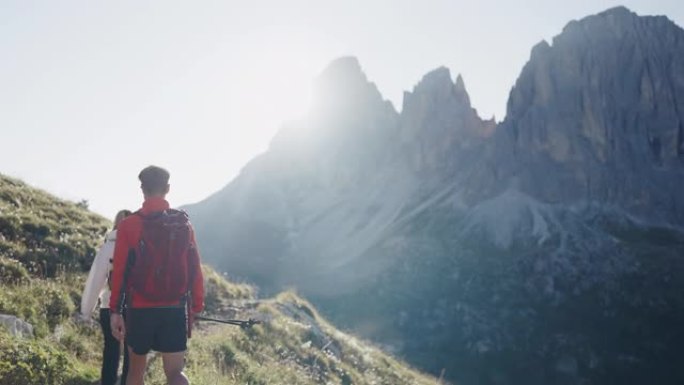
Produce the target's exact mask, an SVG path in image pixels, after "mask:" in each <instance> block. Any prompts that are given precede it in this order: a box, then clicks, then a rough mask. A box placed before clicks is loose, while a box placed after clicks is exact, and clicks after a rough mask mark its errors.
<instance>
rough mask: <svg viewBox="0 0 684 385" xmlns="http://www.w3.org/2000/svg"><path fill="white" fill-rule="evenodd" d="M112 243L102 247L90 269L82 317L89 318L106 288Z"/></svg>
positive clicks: (82, 300) (82, 299)
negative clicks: (103, 289)
mask: <svg viewBox="0 0 684 385" xmlns="http://www.w3.org/2000/svg"><path fill="white" fill-rule="evenodd" d="M111 250H112V249H111V243H110V241H109V240H105V243H104V244H103V245H102V246H101V247H100V250H98V252H97V254H96V255H95V259H94V260H93V265H92V266H91V267H90V272H89V273H88V279H87V280H86V284H85V288H84V289H83V295H82V296H81V316H82V317H83V318H88V317H89V316H90V314H91V313H92V312H93V310H94V309H95V305H96V304H97V299H98V297H99V296H100V293H101V292H102V288H104V285H105V282H106V280H107V268H108V265H109V258H110V257H111Z"/></svg>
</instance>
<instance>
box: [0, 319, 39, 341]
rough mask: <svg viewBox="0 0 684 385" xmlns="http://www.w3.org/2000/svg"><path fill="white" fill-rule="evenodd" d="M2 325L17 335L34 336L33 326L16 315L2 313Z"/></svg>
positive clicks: (0, 321) (0, 323)
mask: <svg viewBox="0 0 684 385" xmlns="http://www.w3.org/2000/svg"><path fill="white" fill-rule="evenodd" d="M0 326H4V327H5V328H6V329H7V330H8V331H9V333H10V334H11V335H13V336H15V337H24V338H31V337H33V326H32V325H31V324H29V323H28V322H24V321H23V320H21V319H19V318H17V317H15V316H12V315H6V314H0Z"/></svg>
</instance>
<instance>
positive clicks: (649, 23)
mask: <svg viewBox="0 0 684 385" xmlns="http://www.w3.org/2000/svg"><path fill="white" fill-rule="evenodd" d="M683 53H684V31H683V30H682V29H680V28H678V27H676V26H675V25H674V24H673V23H672V22H670V21H669V20H668V19H666V18H665V17H638V16H637V15H636V14H634V13H632V12H630V11H629V10H627V9H625V8H616V9H612V10H609V11H607V12H604V13H601V14H599V15H596V16H591V17H587V18H586V19H583V20H582V21H579V22H577V21H576V22H571V23H570V24H568V25H567V26H566V27H565V29H564V30H563V33H562V34H560V35H559V36H557V37H556V38H554V40H553V45H552V46H550V45H548V44H547V43H546V42H542V43H540V44H538V45H537V46H536V47H535V48H534V49H533V50H532V56H531V58H530V62H529V63H528V64H527V65H526V66H525V68H524V69H523V72H522V74H521V76H520V78H519V79H518V81H517V83H516V85H515V87H514V88H513V90H512V91H511V95H510V100H509V102H508V113H507V118H506V121H505V122H504V124H503V126H502V127H501V128H500V130H499V131H505V133H504V132H500V134H501V136H505V138H501V140H500V141H499V143H498V144H499V146H500V148H499V149H500V150H501V151H504V150H505V149H510V150H512V151H513V153H514V155H513V159H514V161H513V162H511V163H512V165H513V166H514V168H513V169H512V170H510V172H512V173H513V174H514V175H515V177H516V179H517V182H518V183H519V185H518V187H519V188H520V189H521V190H522V191H524V192H527V193H530V194H532V195H534V196H535V197H537V198H539V199H541V200H543V201H547V202H578V201H593V202H603V203H609V204H614V205H616V206H618V207H621V208H624V209H625V210H627V211H629V212H630V213H633V214H636V215H638V216H639V217H642V218H648V219H650V220H656V221H666V222H674V223H680V224H681V223H684V194H682V191H684V179H683V178H682V176H683V174H682V172H683V170H684V167H682V166H683V165H684V54H683ZM511 163H508V164H511ZM539 175H546V177H545V178H543V179H542V178H539Z"/></svg>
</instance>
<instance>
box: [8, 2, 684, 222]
mask: <svg viewBox="0 0 684 385" xmlns="http://www.w3.org/2000/svg"><path fill="white" fill-rule="evenodd" d="M619 4H622V5H626V6H627V7H629V8H630V9H632V10H633V11H635V12H637V13H639V14H664V15H667V16H668V17H670V18H671V19H672V20H674V21H675V22H676V23H677V24H679V25H680V26H681V25H684V5H683V4H684V2H682V1H681V0H633V1H622V2H619V1H601V0H593V1H589V0H566V1H551V0H546V1H542V0H532V1H503V0H499V1H495V0H478V1H473V0H471V1H446V0H414V1H409V0H364V1H356V0H345V1H323V0H289V1H280V0H271V1H265V0H264V1H250V2H248V1H228V0H225V1H170V0H160V1H141V0H123V1H122V0H118V1H92V0H82V1H71V0H60V1H54V0H45V1H30V0H0V51H1V52H2V60H0V143H1V144H2V146H1V148H2V151H0V173H3V174H8V175H12V176H15V177H19V178H22V179H24V180H25V181H27V182H29V183H31V184H33V185H36V186H38V187H41V188H43V189H46V190H48V191H51V192H53V193H55V194H57V195H60V196H62V197H65V198H68V199H72V200H78V199H88V200H89V201H90V204H91V208H93V209H94V210H96V211H97V212H100V213H102V214H105V215H107V216H112V215H113V213H114V212H115V211H116V210H117V209H119V208H124V207H126V208H131V209H135V208H137V206H139V204H140V202H141V197H140V194H139V190H138V184H137V180H136V175H137V172H138V171H139V169H140V168H142V167H143V166H146V165H148V164H159V165H162V166H165V167H167V168H168V169H169V170H170V171H171V173H172V180H171V184H172V194H171V195H170V196H169V199H170V200H171V201H172V204H174V205H181V204H186V203H191V202H194V201H198V200H201V199H203V198H204V197H206V196H208V195H209V194H211V193H212V192H214V191H216V190H218V189H220V188H221V187H222V186H224V185H225V184H226V183H228V181H229V180H230V179H232V178H233V177H234V176H235V175H236V174H237V173H238V172H239V170H240V168H241V167H242V166H243V165H244V164H245V162H247V161H248V160H249V159H251V158H252V157H254V156H255V155H256V154H258V153H260V152H263V151H264V150H265V149H266V148H267V145H268V142H269V140H270V139H271V137H272V136H273V135H274V133H275V132H276V130H277V129H278V127H279V125H280V123H281V122H283V121H285V120H288V119H291V118H294V117H296V116H298V115H301V114H303V113H304V111H305V110H306V106H307V103H308V97H309V88H310V85H311V81H312V79H313V78H314V77H315V76H316V74H317V73H318V72H320V71H321V70H322V69H323V68H324V67H325V65H326V64H327V63H328V62H330V61H331V60H333V59H334V58H336V57H338V56H342V55H354V56H356V57H358V58H359V60H360V62H361V65H362V66H363V68H364V70H365V72H366V74H367V75H368V77H369V78H370V79H371V80H372V81H374V82H375V83H376V84H377V85H378V88H379V89H380V91H381V92H382V94H383V95H384V96H385V97H386V98H388V99H390V100H391V101H392V102H393V103H394V105H395V106H396V107H397V109H399V108H401V98H402V93H403V91H404V90H410V89H411V88H412V87H413V86H414V85H415V83H416V82H417V81H418V80H420V78H421V77H422V76H423V75H424V74H425V73H426V72H428V71H429V70H431V69H434V68H436V67H438V66H441V65H444V66H447V67H449V68H450V69H451V71H452V75H454V76H456V74H457V73H461V74H463V76H464V79H465V83H466V87H467V88H468V91H469V93H470V95H471V99H472V102H473V104H474V107H475V108H477V109H478V111H480V114H481V115H482V116H483V117H490V116H491V115H493V114H496V117H497V119H501V118H503V114H504V111H505V105H506V100H507V97H508V92H509V90H510V87H511V86H512V84H513V83H514V81H515V79H516V78H517V76H518V74H519V72H520V70H521V68H522V66H523V65H524V63H525V62H526V60H527V59H528V57H529V52H530V49H531V48H532V46H533V45H534V44H536V43H537V42H539V41H540V40H542V39H547V40H548V39H550V38H551V37H552V36H554V35H556V34H557V33H559V32H560V31H561V29H562V28H563V26H564V25H565V24H566V23H567V22H568V21H570V20H572V19H578V18H581V17H583V16H586V15H589V14H593V13H597V12H600V11H602V10H604V9H606V8H609V7H612V6H615V5H619Z"/></svg>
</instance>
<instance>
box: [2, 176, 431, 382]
mask: <svg viewBox="0 0 684 385" xmlns="http://www.w3.org/2000/svg"><path fill="white" fill-rule="evenodd" d="M109 226H110V222H109V221H107V220H106V219H104V218H102V217H100V216H98V215H96V214H93V213H91V212H89V211H87V210H86V209H85V207H83V206H82V205H78V204H75V203H71V202H67V201H64V200H60V199H57V198H55V197H52V196H51V195H49V194H48V193H46V192H44V191H41V190H37V189H34V188H31V187H29V186H27V185H26V184H24V183H23V182H21V181H18V180H16V179H12V178H7V177H4V176H2V175H0V314H11V315H15V316H17V317H19V318H21V319H23V320H25V321H27V322H29V323H31V324H32V325H33V326H34V333H35V337H34V338H16V337H12V336H10V335H9V334H8V333H7V331H5V330H4V329H3V328H2V327H0V385H36V384H41V385H94V384H97V382H98V379H99V367H100V361H101V340H102V336H101V332H100V328H99V325H97V324H96V323H95V322H93V323H91V324H84V323H81V322H75V321H74V317H73V314H74V312H75V310H76V308H77V304H79V303H80V296H81V292H82V289H83V285H84V283H85V274H86V273H85V272H86V271H87V269H88V267H89V265H90V263H91V262H92V259H93V257H94V254H95V252H96V250H97V247H98V246H99V245H100V243H101V241H102V236H103V235H104V233H105V232H106V231H107V228H108V227H109ZM203 273H204V276H205V289H206V298H205V302H206V311H207V313H209V314H211V315H214V316H216V317H223V318H234V317H238V318H247V317H252V316H255V317H259V318H261V319H264V320H265V322H264V323H263V324H261V325H257V326H255V327H253V328H251V329H248V330H242V329H240V328H239V327H235V326H228V325H220V324H212V323H206V322H205V323H200V324H198V326H197V328H196V331H195V333H194V336H193V338H192V339H191V340H190V345H189V346H190V349H189V354H188V358H187V369H186V372H187V374H188V376H189V377H190V380H191V382H192V383H194V384H201V385H211V384H217V385H218V384H221V385H225V384H228V385H230V384H236V385H237V384H240V385H245V384H247V385H262V384H263V385H265V384H288V385H290V384H291V385H297V384H302V385H309V384H310V385H314V384H331V385H333V384H340V385H351V384H358V385H360V384H376V385H382V384H387V385H390V384H392V385H403V384H406V385H409V384H411V385H414V384H415V385H423V384H436V383H437V380H435V379H434V378H431V377H427V376H424V375H422V374H420V373H418V372H416V371H413V370H411V369H410V368H408V367H407V366H406V365H405V364H404V363H402V362H400V361H397V360H395V359H394V358H392V357H390V356H388V355H387V354H385V353H383V352H382V351H380V350H379V349H377V348H376V347H373V346H372V345H370V344H369V343H367V342H364V341H361V340H359V339H357V338H355V337H353V336H350V335H347V334H345V333H342V332H340V331H339V330H337V329H336V328H335V327H333V326H332V325H331V324H330V323H328V322H327V321H326V320H324V319H323V318H322V317H321V316H320V315H319V314H318V312H317V311H316V309H315V308H314V307H313V306H312V305H311V304H310V303H308V302H307V301H305V300H304V299H302V298H300V297H299V296H297V295H296V294H295V293H292V292H287V293H282V294H280V295H278V296H277V297H276V298H272V299H267V300H257V299H256V298H255V293H256V290H255V288H253V287H251V286H249V285H245V284H236V283H232V282H229V281H228V280H226V279H225V277H224V276H222V275H221V274H219V273H217V272H216V271H215V270H213V269H212V268H210V267H208V266H203ZM160 361H161V360H160V359H159V358H158V357H157V356H154V355H151V356H150V364H149V371H148V374H147V380H146V383H147V384H148V385H160V384H164V383H165V381H164V376H163V370H162V367H161V362H160Z"/></svg>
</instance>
